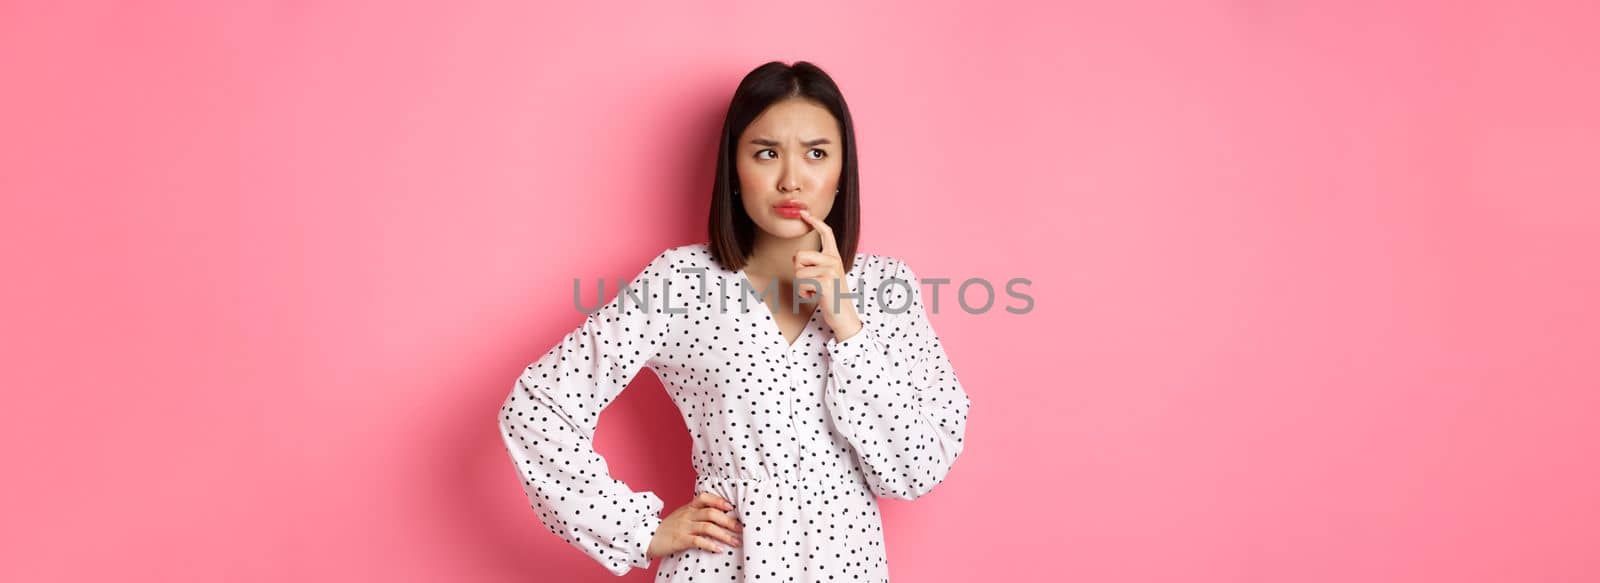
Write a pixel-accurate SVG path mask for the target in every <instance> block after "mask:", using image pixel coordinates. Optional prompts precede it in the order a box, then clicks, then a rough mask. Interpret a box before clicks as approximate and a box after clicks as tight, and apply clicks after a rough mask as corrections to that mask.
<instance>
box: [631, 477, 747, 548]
mask: <svg viewBox="0 0 1600 583" xmlns="http://www.w3.org/2000/svg"><path fill="white" fill-rule="evenodd" d="M731 510H733V505H732V504H729V503H728V501H727V500H725V499H723V498H722V497H721V496H718V495H716V494H713V493H711V492H701V493H699V494H696V495H695V497H694V499H693V500H690V501H689V503H688V504H685V505H683V506H681V507H679V508H678V509H677V510H674V511H672V514H668V515H667V517H666V518H663V519H661V526H660V527H659V528H657V529H656V535H655V536H654V537H651V539H650V548H649V549H646V550H645V556H647V557H649V558H650V560H655V559H657V558H660V557H664V556H667V555H670V554H672V553H676V552H678V551H682V550H686V549H691V548H696V547H698V548H700V549H703V550H706V551H711V552H713V553H720V552H723V551H726V550H727V549H726V548H724V547H723V546H722V545H719V544H717V543H716V541H713V540H711V539H717V540H720V541H723V542H725V543H728V544H730V545H741V544H744V542H743V541H742V540H740V538H739V536H738V535H736V534H734V533H742V532H744V525H742V524H740V523H739V521H737V520H734V519H733V518H731V517H729V516H728V515H727V514H726V513H727V512H728V511H731Z"/></svg>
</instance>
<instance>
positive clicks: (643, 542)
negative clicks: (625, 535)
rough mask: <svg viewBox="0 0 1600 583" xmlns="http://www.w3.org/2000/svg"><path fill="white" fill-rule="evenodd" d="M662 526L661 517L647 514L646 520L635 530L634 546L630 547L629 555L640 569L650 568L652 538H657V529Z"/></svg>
mask: <svg viewBox="0 0 1600 583" xmlns="http://www.w3.org/2000/svg"><path fill="white" fill-rule="evenodd" d="M660 526H661V517H660V516H657V515H655V514H653V513H652V514H649V515H647V516H645V518H644V521H643V522H641V523H639V526H638V527H636V528H634V530H633V548H631V549H628V556H629V557H631V558H632V559H633V560H632V561H631V562H632V564H633V566H635V567H638V568H640V569H649V568H650V552H649V551H650V540H651V539H653V538H655V536H656V529H657V528H660Z"/></svg>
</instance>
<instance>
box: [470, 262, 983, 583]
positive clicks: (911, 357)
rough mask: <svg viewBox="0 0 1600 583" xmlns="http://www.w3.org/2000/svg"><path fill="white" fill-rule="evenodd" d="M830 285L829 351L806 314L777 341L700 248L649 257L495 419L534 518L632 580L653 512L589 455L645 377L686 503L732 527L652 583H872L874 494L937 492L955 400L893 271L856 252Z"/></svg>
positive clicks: (939, 353)
mask: <svg viewBox="0 0 1600 583" xmlns="http://www.w3.org/2000/svg"><path fill="white" fill-rule="evenodd" d="M697 268H698V269H697ZM890 278H898V279H900V280H903V281H899V282H891V281H889V279H890ZM847 280H848V282H849V283H848V284H847V285H850V286H851V288H852V292H854V293H860V294H861V297H860V298H857V299H854V303H855V306H856V311H857V313H858V314H859V315H860V318H861V321H862V324H863V328H862V329H861V330H860V331H859V332H857V333H856V334H855V335H854V336H852V337H850V339H849V340H847V341H845V342H839V341H838V340H837V339H835V338H834V337H833V330H832V329H831V328H830V327H829V326H828V324H827V321H826V320H825V319H824V318H823V316H822V313H821V311H820V310H821V307H820V306H819V307H818V308H817V309H816V310H813V312H812V316H811V320H810V321H809V322H808V323H807V324H806V327H805V329H804V330H803V331H802V332H801V334H800V336H799V337H798V338H796V339H795V342H794V343H793V344H792V345H791V344H789V343H788V342H787V341H786V340H785V338H784V337H783V334H782V332H781V331H780V330H779V329H778V325H777V322H776V321H775V320H773V318H772V312H771V308H769V307H767V306H766V305H765V304H764V303H763V302H762V301H761V300H760V296H759V293H758V291H757V290H756V289H755V288H754V286H753V284H750V283H749V279H748V278H747V277H746V276H745V275H744V273H743V272H742V271H731V270H728V269H726V268H723V267H721V266H720V264H718V263H717V262H716V261H715V260H713V259H712V256H711V252H710V251H709V249H708V246H707V244H706V243H704V242H701V243H694V244H689V245H683V246H679V247H673V248H670V249H667V250H666V251H663V252H662V253H661V254H659V255H657V256H656V257H655V259H653V260H651V261H650V263H649V264H648V265H647V266H645V268H644V269H643V270H641V271H640V272H639V274H638V275H636V276H635V277H634V278H633V279H632V281H631V282H630V283H629V284H628V287H627V288H624V289H623V290H621V291H622V292H628V293H620V292H619V293H617V295H616V296H615V297H614V298H612V299H611V300H610V301H609V302H608V303H606V304H605V305H604V306H602V307H601V308H600V309H599V310H598V311H596V312H594V313H593V314H590V315H589V316H588V317H587V318H586V319H585V320H584V322H583V324H582V325H580V326H579V327H578V328H577V329H575V330H573V331H572V332H570V333H568V334H567V335H566V337H565V338H563V339H562V340H561V341H560V342H559V343H557V345H556V346H555V347H553V348H551V349H550V351H549V352H548V353H546V354H545V355H544V356H542V357H540V358H539V359H538V360H537V361H536V362H534V363H533V364H532V365H530V366H528V367H527V369H525V370H524V371H523V372H522V374H521V375H520V376H519V377H518V378H517V380H516V382H515V383H514V385H513V387H512V390H511V393H510V395H508V396H507V397H506V400H505V402H504V404H503V405H502V406H501V409H500V412H499V424H500V435H501V436H502V437H503V439H504V442H505V446H506V450H507V452H508V453H509V454H510V455H511V459H512V461H513V462H514V463H515V465H516V469H517V474H518V477H519V478H520V479H521V481H522V485H523V490H524V491H525V493H526V494H527V496H528V500H529V502H530V503H531V505H532V508H533V509H534V511H535V512H536V513H537V515H538V516H539V519H540V521H541V522H543V523H544V525H545V526H546V527H548V528H549V529H550V530H551V532H554V533H555V534H557V535H559V536H560V537H561V538H562V539H563V540H566V541H567V542H568V543H569V544H571V545H573V546H576V547H577V548H578V549H580V550H582V551H583V552H584V553H585V554H587V555H589V556H590V557H592V558H593V559H595V560H596V561H598V562H599V563H600V564H601V565H602V566H604V567H605V568H606V569H607V570H609V571H611V572H612V573H614V574H616V575H622V574H625V573H627V572H628V571H629V570H630V569H632V568H634V567H638V568H649V567H650V563H651V561H649V560H648V559H647V558H646V556H645V550H646V549H647V548H648V546H649V544H650V540H651V538H652V537H653V536H654V533H655V531H656V527H657V526H659V525H660V524H661V520H662V518H661V514H662V511H663V509H664V505H663V502H662V499H661V498H660V497H658V496H657V495H656V494H655V493H654V492H649V491H635V490H633V489H631V488H629V487H628V486H627V485H626V484H625V483H623V482H621V481H619V480H617V479H615V478H613V477H612V476H611V474H610V473H609V471H608V469H607V466H606V461H605V459H604V458H603V457H601V456H600V455H599V454H598V453H596V452H595V450H594V442H593V439H594V431H595V426H596V423H597V421H598V419H599V417H600V412H601V410H602V409H604V408H605V407H606V406H607V405H608V404H610V403H611V402H612V400H613V399H615V398H616V397H617V395H618V393H620V392H621V391H622V390H623V389H624V388H625V387H626V386H627V385H628V383H629V382H630V381H631V380H632V379H633V378H634V376H635V375H636V374H637V373H638V371H639V370H640V369H641V368H643V367H649V368H650V369H651V370H652V371H654V372H655V374H656V376H658V377H659V378H660V379H661V382H662V385H663V386H664V387H665V388H666V390H667V391H668V392H670V393H671V395H672V400H673V401H674V402H675V403H676V404H677V407H678V410H679V412H680V413H681V414H682V415H683V420H684V423H685V424H686V426H687V427H688V430H689V433H690V434H691V436H692V438H693V443H694V451H693V453H692V456H691V457H692V460H693V465H694V470H695V473H696V479H695V484H694V490H695V492H697V493H698V492H703V491H710V492H714V493H716V494H717V495H719V496H722V497H723V498H725V499H727V500H728V502H730V503H731V504H732V505H733V506H734V510H733V511H731V512H729V516H731V517H732V518H735V519H738V520H740V521H742V523H743V525H744V532H743V534H742V539H743V541H744V544H743V545H742V546H732V545H727V544H724V545H723V546H724V547H727V549H728V550H726V551H725V552H722V553H716V552H711V551H706V550H702V549H699V548H691V549H687V550H683V551H679V552H677V553H673V554H671V555H667V556H665V557H661V564H660V566H659V568H658V569H657V574H656V580H657V581H783V582H791V581H872V582H883V581H888V578H889V569H888V565H887V562H886V560H885V557H886V553H885V549H884V539H883V522H882V519H881V517H880V516H879V512H878V501H877V499H876V498H875V495H876V496H884V497H890V498H898V499H904V500H911V499H914V498H917V497H919V496H922V495H923V494H926V493H928V491H930V490H932V489H933V487H934V486H935V485H937V484H939V483H940V482H942V481H943V480H944V478H945V476H946V475H947V474H948V473H949V472H950V469H951V466H952V465H953V464H954V463H955V461H956V458H957V456H959V455H960V454H961V450H962V446H963V438H964V435H965V432H966V421H967V412H968V409H969V408H970V406H971V401H970V400H969V399H968V397H967V394H966V391H965V390H964V389H963V388H962V386H961V384H960V383H959V382H958V381H957V380H956V376H955V373H954V371H953V369H952V368H951V365H950V362H949V360H948V359H947V358H946V356H945V352H944V348H943V346H942V344H941V342H940V341H939V338H938V336H937V335H936V334H935V333H934V330H933V328H932V326H931V325H930V324H929V321H928V318H927V313H926V309H925V307H924V306H923V303H922V292H921V290H920V282H919V281H918V280H917V279H916V276H915V274H913V273H912V271H911V269H910V268H909V267H907V266H906V264H905V262H903V261H900V260H899V259H896V258H893V257H888V256H882V255H874V254H865V253H860V254H857V255H856V260H855V264H854V266H853V267H852V268H851V269H850V271H849V273H848V274H847ZM880 285H881V288H880ZM880 289H881V290H882V291H881V298H882V301H880V300H879V296H878V294H879V293H880V292H879V290H880ZM742 291H743V292H744V293H742V294H741V292H742ZM741 296H743V297H744V298H745V302H744V304H743V305H742V307H741V303H740V298H741ZM908 297H909V301H910V303H909V304H908V303H907V301H908ZM591 305H592V304H591ZM802 309H804V308H802ZM684 502H687V500H686V501H684Z"/></svg>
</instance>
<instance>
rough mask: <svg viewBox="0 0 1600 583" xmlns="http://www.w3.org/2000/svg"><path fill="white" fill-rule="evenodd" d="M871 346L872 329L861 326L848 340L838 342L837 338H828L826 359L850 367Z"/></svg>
mask: <svg viewBox="0 0 1600 583" xmlns="http://www.w3.org/2000/svg"><path fill="white" fill-rule="evenodd" d="M870 344H872V329H871V328H869V327H867V326H862V327H861V330H858V331H857V332H856V333H855V334H854V335H852V336H851V337H850V338H849V339H847V340H845V341H843V342H840V341H839V339H838V338H829V339H828V343H827V349H828V357H829V359H830V360H832V361H833V362H835V363H838V364H841V365H844V366H850V365H852V364H855V363H856V361H857V360H860V358H861V353H862V352H864V351H865V350H866V347H867V346H868V345H870Z"/></svg>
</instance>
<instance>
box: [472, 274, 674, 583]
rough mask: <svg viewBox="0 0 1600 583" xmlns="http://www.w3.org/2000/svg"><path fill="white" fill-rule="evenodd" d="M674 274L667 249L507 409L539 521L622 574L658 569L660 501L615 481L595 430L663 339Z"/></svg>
mask: <svg viewBox="0 0 1600 583" xmlns="http://www.w3.org/2000/svg"><path fill="white" fill-rule="evenodd" d="M671 269H672V266H671V264H670V261H669V259H668V258H667V252H662V254H661V255H658V256H656V258H655V259H653V260H651V261H650V263H649V264H648V265H647V266H645V268H644V269H643V270H642V271H641V272H640V273H639V274H638V275H637V276H635V277H634V278H633V281H632V282H631V283H630V284H629V287H628V289H629V290H631V291H632V294H631V295H630V294H625V293H621V292H619V293H618V294H617V296H616V297H615V298H613V299H612V300H611V301H610V302H609V303H607V304H606V305H605V306H603V307H601V309H600V310H598V311H596V312H595V313H593V314H590V315H589V316H588V317H587V318H586V319H584V321H583V324H582V325H580V326H578V328H577V329H575V330H573V331H572V332H569V333H568V334H567V335H566V337H564V338H562V339H561V341H560V342H559V343H557V344H556V345H555V347H553V348H551V349H550V351H549V352H547V353H546V354H545V355H544V356H543V357H541V358H539V360H538V361H536V362H534V363H533V364H532V365H530V366H528V367H527V368H526V369H525V370H523V372H522V374H521V375H520V376H519V377H518V378H517V380H516V383H515V384H514V385H513V386H512V390H511V394H510V395H508V396H507V397H506V399H505V402H504V403H503V404H502V406H501V408H500V436H501V438H502V439H503V440H504V442H505V447H506V451H507V452H509V453H510V455H511V460H512V462H513V463H515V464H516V468H517V475H518V477H519V478H521V480H522V487H523V491H524V493H525V494H526V495H527V497H528V501H529V502H530V503H531V504H532V507H533V509H534V510H535V511H537V513H538V516H539V519H540V521H541V522H543V523H544V525H545V526H546V527H548V528H549V529H550V531H551V532H553V533H555V534H557V535H559V536H561V538H562V539H564V540H566V541H567V542H568V543H569V544H572V545H574V546H576V547H578V548H579V549H580V550H582V551H583V552H584V553H585V554H587V555H589V556H590V557H592V558H594V559H595V560H596V561H599V562H600V564H601V565H604V566H605V567H606V569H607V570H609V571H611V572H612V573H613V574H616V575H622V574H624V573H626V572H627V571H628V570H629V569H631V568H633V567H640V568H648V567H649V566H650V559H649V558H648V557H647V556H646V554H645V551H646V550H647V549H648V548H649V546H650V539H651V538H652V537H653V536H654V535H655V531H656V527H657V526H659V525H660V524H661V517H660V514H661V509H662V501H661V498H660V497H658V496H656V494H655V493H653V492H648V491H645V492H636V491H634V490H633V489H631V488H629V487H628V486H627V484H624V483H623V482H621V481H619V480H617V479H615V478H612V477H611V474H610V472H609V471H608V470H607V467H606V461H605V458H603V457H601V456H600V454H599V453H597V452H596V451H595V449H594V431H595V426H596V424H597V423H598V422H599V419H600V412H601V411H602V410H603V409H605V407H606V406H607V405H609V404H610V403H611V402H612V401H613V400H614V399H616V397H617V395H618V394H619V393H621V392H622V390H623V389H624V388H626V387H627V386H628V383H629V382H630V381H632V380H633V378H634V376H635V375H636V374H637V373H638V372H639V370H640V369H641V368H643V367H644V366H645V365H646V363H648V362H650V361H651V360H652V359H653V358H655V356H656V354H657V353H658V351H659V348H660V346H662V344H663V343H664V342H665V338H666V335H667V331H668V324H669V322H670V316H669V315H668V314H666V313H665V312H664V311H663V310H662V308H664V307H665V302H664V301H662V300H663V298H664V297H665V294H663V293H662V291H663V286H664V284H665V282H666V281H667V275H668V274H669V270H671ZM646 285H648V290H646V289H645V286H646ZM625 296H628V297H626V298H625ZM635 298H637V299H638V300H641V301H637V302H636V301H634V300H635Z"/></svg>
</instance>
